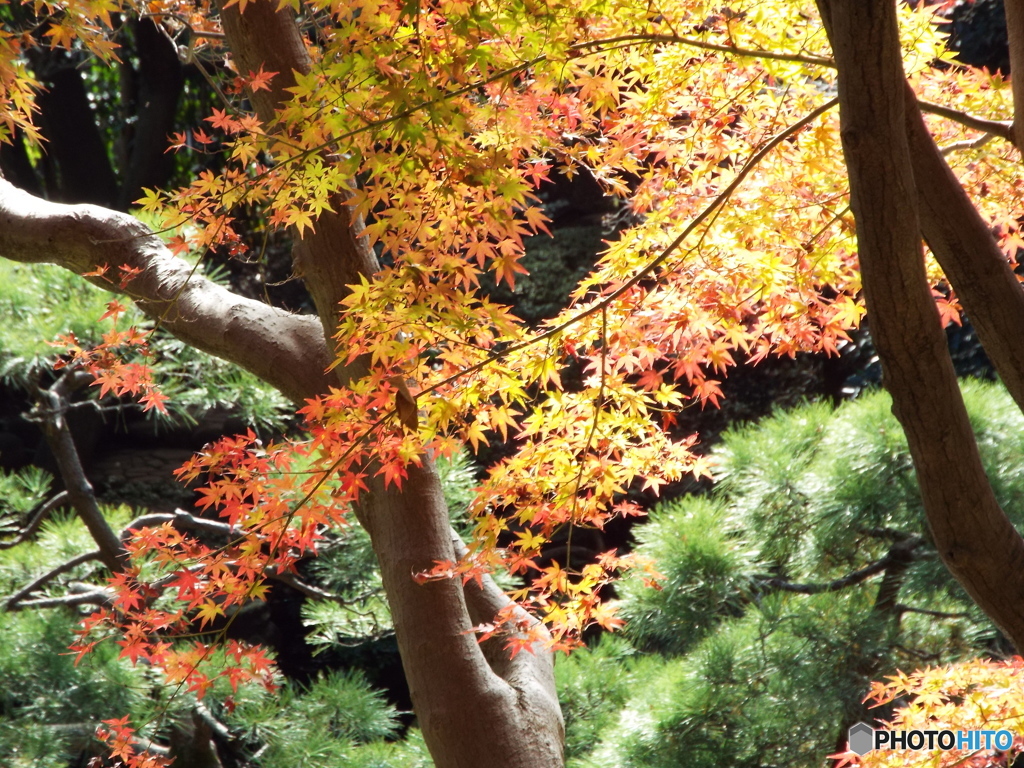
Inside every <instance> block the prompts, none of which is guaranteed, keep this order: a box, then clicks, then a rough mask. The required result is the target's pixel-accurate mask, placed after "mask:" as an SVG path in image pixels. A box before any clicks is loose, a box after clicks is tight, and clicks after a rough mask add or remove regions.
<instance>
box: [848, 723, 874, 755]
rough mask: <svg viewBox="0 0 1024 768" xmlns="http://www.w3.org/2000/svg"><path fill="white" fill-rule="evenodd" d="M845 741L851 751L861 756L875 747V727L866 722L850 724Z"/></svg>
mask: <svg viewBox="0 0 1024 768" xmlns="http://www.w3.org/2000/svg"><path fill="white" fill-rule="evenodd" d="M847 742H848V744H849V747H850V751H851V752H855V753H857V754H858V755H861V756H862V757H863V756H864V755H866V754H867V753H868V752H870V751H871V750H872V749H874V747H875V729H874V728H872V727H871V726H870V725H868V724H867V723H857V724H856V725H852V726H850V730H849V731H848V732H847Z"/></svg>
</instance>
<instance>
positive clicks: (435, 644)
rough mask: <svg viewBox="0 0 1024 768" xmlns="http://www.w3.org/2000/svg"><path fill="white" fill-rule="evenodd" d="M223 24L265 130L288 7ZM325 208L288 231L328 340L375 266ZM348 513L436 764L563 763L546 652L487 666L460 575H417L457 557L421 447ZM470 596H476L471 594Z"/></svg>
mask: <svg viewBox="0 0 1024 768" xmlns="http://www.w3.org/2000/svg"><path fill="white" fill-rule="evenodd" d="M222 23H223V27H224V33H225V35H226V38H227V41H228V44H229V47H230V48H231V51H232V55H233V56H234V57H235V61H236V66H237V68H238V70H239V71H241V72H243V73H244V72H248V71H253V72H255V71H259V70H260V69H261V68H262V70H263V71H264V72H277V73H278V74H277V75H276V76H275V77H274V78H273V80H272V88H271V90H270V91H269V92H267V91H262V90H261V91H259V92H256V93H253V94H251V97H252V100H253V104H254V106H255V107H256V111H257V113H258V114H259V116H260V118H261V120H262V121H263V122H264V124H265V125H266V126H267V128H268V129H269V130H273V118H274V115H275V114H276V111H277V109H278V108H279V107H280V106H281V105H282V104H283V103H284V102H285V101H286V100H287V99H288V98H289V92H288V91H287V89H288V88H289V87H291V86H292V85H294V82H295V80H294V73H301V74H307V73H308V72H309V71H310V62H309V58H308V56H307V54H306V49H305V45H304V43H303V41H302V37H301V33H300V32H299V30H298V27H297V25H296V22H295V17H294V14H293V13H292V12H291V11H290V10H288V9H284V10H278V8H277V4H276V3H275V2H273V1H272V0H256V1H255V2H250V3H248V4H247V5H246V10H245V12H244V13H242V12H241V11H240V10H239V8H238V6H237V5H233V6H231V7H228V8H224V9H223V13H222ZM334 208H335V211H334V212H324V213H323V214H322V215H321V216H320V217H319V218H318V219H317V222H316V226H315V230H314V231H312V232H308V233H306V234H305V235H304V236H302V237H296V244H295V247H294V250H293V262H294V264H295V268H296V271H297V272H298V273H300V274H301V275H302V277H303V278H304V280H305V284H306V286H307V288H308V290H309V291H310V294H311V295H312V297H313V300H314V303H315V304H316V307H317V312H318V314H319V316H320V321H321V323H322V326H323V330H324V336H325V339H326V340H327V342H328V344H329V345H330V343H331V339H332V338H333V335H334V333H335V331H336V329H337V324H338V305H339V302H340V301H341V300H342V299H343V298H344V297H345V296H346V295H347V293H348V290H349V289H348V286H349V285H351V284H354V283H356V282H358V280H359V278H360V277H362V276H371V275H373V274H374V273H375V272H376V271H377V270H378V269H379V265H378V263H377V259H376V257H375V255H374V253H373V251H372V250H371V249H370V247H369V245H368V244H367V242H366V240H365V238H363V237H362V236H361V234H360V232H361V229H362V222H361V221H360V220H359V219H358V218H357V217H355V216H353V215H352V209H351V208H350V207H349V206H347V205H345V204H344V201H342V200H339V201H338V204H337V205H335V206H334ZM362 367H363V364H362V363H361V362H360V361H357V362H356V363H355V364H354V365H353V366H350V367H349V368H347V369H341V368H340V367H339V368H338V369H335V375H336V377H337V380H338V381H339V383H341V384H345V383H346V381H347V380H349V379H351V378H354V377H357V376H359V375H361V373H360V369H361V368H362ZM356 512H357V516H358V517H359V521H360V523H362V524H363V526H364V527H365V528H366V529H367V531H368V532H369V534H370V538H371V541H372V543H373V548H374V552H375V553H376V555H377V559H378V562H379V564H380V567H381V575H382V579H383V583H384V588H385V593H386V595H387V598H388V603H389V605H390V608H391V613H392V618H393V621H394V625H395V633H396V636H397V639H398V645H399V650H400V653H401V657H402V663H403V666H404V668H405V673H406V678H407V680H408V682H409V688H410V692H411V695H412V700H413V704H414V707H415V709H416V713H417V715H418V717H419V720H420V725H421V727H422V729H423V735H424V739H425V740H426V742H427V746H428V747H429V749H430V753H431V756H432V757H433V759H434V761H435V763H436V764H437V766H438V768H456V767H462V766H465V768H476V767H477V766H484V765H486V766H489V768H557V767H558V766H561V765H562V764H563V758H562V739H563V726H562V717H561V711H560V709H559V706H558V699H557V695H556V694H555V686H554V675H553V669H552V666H553V664H552V662H553V659H552V658H551V655H550V652H548V651H547V650H545V649H540V648H538V649H536V654H535V655H534V654H529V653H524V654H520V655H519V657H518V658H517V659H515V660H514V661H513V662H509V663H495V664H494V666H493V667H492V666H491V664H489V663H488V658H487V657H485V655H484V653H483V650H482V649H481V647H480V646H479V645H478V644H477V642H476V639H475V636H474V634H473V632H472V626H473V621H472V619H471V616H470V610H469V608H468V606H467V592H466V591H464V589H463V586H462V585H461V584H460V583H459V580H458V579H451V580H444V581H439V582H431V583H428V584H425V585H419V584H416V582H415V581H414V580H413V578H412V576H413V574H414V573H416V572H420V571H426V570H429V569H430V567H432V565H433V564H434V562H435V561H445V560H447V561H451V560H454V559H456V550H455V546H454V544H453V541H452V539H451V535H450V529H449V517H448V509H447V505H446V504H445V501H444V495H443V493H442V490H441V484H440V479H439V477H438V475H437V472H436V470H435V469H434V467H433V464H432V462H431V461H430V459H429V457H424V458H423V465H422V466H420V467H417V466H415V465H411V464H410V465H409V467H408V478H407V479H406V481H405V482H404V484H403V489H402V491H398V490H396V489H395V488H390V489H387V488H385V487H384V485H383V482H381V481H380V480H378V481H376V482H374V483H373V484H372V485H371V490H370V491H369V492H368V493H365V494H364V496H363V498H361V499H360V502H359V505H358V508H357V510H356ZM473 589H475V587H474V586H472V585H470V586H467V587H466V590H473ZM468 597H469V598H470V599H471V601H472V602H473V603H474V604H478V603H480V602H481V601H480V599H479V596H477V595H475V594H469V595H468ZM492 597H493V595H492ZM503 597H504V596H503ZM504 599H505V602H506V603H507V601H508V599H507V597H506V598H504Z"/></svg>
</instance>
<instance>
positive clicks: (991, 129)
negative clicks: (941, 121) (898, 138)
mask: <svg viewBox="0 0 1024 768" xmlns="http://www.w3.org/2000/svg"><path fill="white" fill-rule="evenodd" d="M917 103H918V105H919V106H920V108H921V111H922V112H927V113H928V114H931V115H938V116H939V117H944V118H946V119H947V120H952V121H953V122H954V123H960V125H963V126H965V127H967V128H971V129H973V130H975V131H981V132H982V133H991V134H992V135H993V136H998V137H999V138H1001V139H1006V140H1007V141H1008V142H1010V143H1011V144H1014V145H1016V143H1017V141H1016V138H1015V137H1014V133H1013V123H1011V122H1010V121H1009V120H988V119H986V118H984V117H975V116H974V115H969V114H967V113H966V112H961V111H960V110H958V109H953V108H952V107H944V106H942V105H941V104H932V103H931V102H927V101H921V100H920V99H918V102H917Z"/></svg>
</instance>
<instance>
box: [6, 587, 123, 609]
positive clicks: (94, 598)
mask: <svg viewBox="0 0 1024 768" xmlns="http://www.w3.org/2000/svg"><path fill="white" fill-rule="evenodd" d="M113 602H114V598H113V597H112V596H111V595H110V593H109V592H106V591H105V590H100V589H97V590H95V591H94V592H82V593H80V594H77V595H61V596H60V597H40V598H38V599H36V600H25V601H22V602H18V603H15V604H13V605H10V604H8V606H7V610H8V611H24V610H28V609H31V608H60V607H62V606H63V607H65V608H67V607H73V606H76V605H112V604H113Z"/></svg>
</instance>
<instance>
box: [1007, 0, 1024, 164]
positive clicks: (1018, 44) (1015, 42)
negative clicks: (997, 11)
mask: <svg viewBox="0 0 1024 768" xmlns="http://www.w3.org/2000/svg"><path fill="white" fill-rule="evenodd" d="M1003 8H1004V9H1005V10H1006V40H1007V43H1009V48H1010V72H1016V73H1017V76H1016V77H1012V76H1011V77H1010V87H1011V89H1012V91H1013V133H1014V136H1015V137H1016V141H1015V142H1014V143H1015V144H1016V145H1017V146H1018V147H1019V148H1022V150H1024V77H1021V76H1020V73H1021V72H1024V1H1022V0H1004V2H1003Z"/></svg>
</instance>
